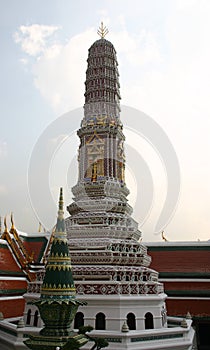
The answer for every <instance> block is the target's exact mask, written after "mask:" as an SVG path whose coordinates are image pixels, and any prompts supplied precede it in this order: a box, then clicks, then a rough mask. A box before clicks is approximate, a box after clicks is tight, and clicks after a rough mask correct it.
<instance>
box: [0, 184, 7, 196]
mask: <svg viewBox="0 0 210 350" xmlns="http://www.w3.org/2000/svg"><path fill="white" fill-rule="evenodd" d="M7 192H8V191H7V187H6V186H5V185H1V184H0V196H4V195H6V194H7Z"/></svg>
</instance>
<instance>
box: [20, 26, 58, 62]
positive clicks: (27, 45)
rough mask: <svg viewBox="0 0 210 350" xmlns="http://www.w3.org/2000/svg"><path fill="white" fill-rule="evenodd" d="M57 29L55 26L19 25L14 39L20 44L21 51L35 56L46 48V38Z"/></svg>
mask: <svg viewBox="0 0 210 350" xmlns="http://www.w3.org/2000/svg"><path fill="white" fill-rule="evenodd" d="M58 29H59V27H57V26H48V25H40V24H32V25H30V26H24V25H22V26H20V27H19V28H18V30H17V31H16V32H15V33H14V40H15V42H16V43H18V44H20V45H21V48H22V50H23V52H25V53H26V54H28V55H30V56H37V55H39V54H41V53H42V52H44V50H45V49H46V43H47V40H48V39H49V38H50V37H51V36H52V35H53V34H54V33H55V32H56V31H57V30H58Z"/></svg>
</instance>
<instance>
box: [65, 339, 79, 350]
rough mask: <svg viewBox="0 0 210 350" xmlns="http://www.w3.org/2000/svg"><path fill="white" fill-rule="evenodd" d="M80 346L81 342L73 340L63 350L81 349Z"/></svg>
mask: <svg viewBox="0 0 210 350" xmlns="http://www.w3.org/2000/svg"><path fill="white" fill-rule="evenodd" d="M80 346H81V344H80V342H79V341H77V340H76V339H74V338H72V339H70V340H69V341H68V342H67V343H66V344H65V345H64V346H63V347H62V350H74V349H79V348H80Z"/></svg>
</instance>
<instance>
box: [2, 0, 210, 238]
mask: <svg viewBox="0 0 210 350" xmlns="http://www.w3.org/2000/svg"><path fill="white" fill-rule="evenodd" d="M209 18H210V2H209V1H208V0H159V1H157V0H136V1H135V0H130V1H127V0H124V1H123V0H120V1H118V0H114V1H113V0H112V1H111V0H107V1H104V2H99V1H96V0H90V1H82V0H78V1H74V2H73V1H69V0H62V1H60V0H45V1H40V0H31V1H28V0H19V1H15V0H8V1H3V0H0V25H1V30H0V45H1V50H0V51H1V65H0V70H1V72H0V73H1V79H0V90H1V102H0V111H1V127H0V162H1V173H0V215H1V216H2V217H4V216H5V215H6V214H9V213H10V212H11V211H12V212H13V213H14V217H15V222H16V225H17V227H18V228H19V229H20V230H21V231H26V232H35V231H37V228H38V219H37V218H36V215H38V216H39V213H40V212H42V209H43V211H44V210H45V212H46V213H47V214H46V216H47V218H46V223H47V224H48V225H49V226H51V225H53V224H54V222H55V217H56V202H57V196H58V191H59V187H60V186H63V187H64V190H65V202H66V205H67V204H69V203H70V202H71V192H70V189H67V187H71V186H72V185H74V184H75V183H76V179H77V174H76V168H77V164H76V155H77V147H78V139H77V137H76V136H75V135H74V134H72V131H75V130H76V129H77V128H79V124H80V119H81V118H82V112H81V116H79V117H78V118H77V119H76V120H74V122H72V125H71V126H70V128H69V129H68V130H62V133H61V134H58V136H59V137H57V138H56V139H55V138H51V139H49V140H46V142H49V144H50V145H51V146H52V144H53V145H54V146H53V147H54V149H55V152H54V154H53V156H52V159H51V163H50V167H49V169H48V170H49V171H48V173H49V178H48V183H49V188H50V192H51V194H52V198H53V206H51V205H50V204H49V210H48V205H47V203H46V201H48V198H47V199H46V198H43V195H44V193H43V192H42V190H41V182H42V171H43V167H44V164H42V163H41V162H40V163H39V162H37V167H36V166H35V165H36V164H33V166H34V167H33V169H34V171H33V177H34V178H35V177H36V175H37V183H36V186H35V190H36V193H37V196H39V198H40V203H38V204H37V203H33V200H32V203H31V199H30V198H31V194H30V191H29V190H28V176H29V181H30V176H31V175H30V172H29V173H28V167H29V166H30V162H31V161H30V160H31V155H32V154H33V150H34V149H35V148H36V145H37V143H38V145H39V142H40V136H41V135H44V136H43V137H46V138H47V136H48V135H49V133H48V130H49V129H50V128H51V126H52V125H57V124H56V123H59V121H60V122H62V120H63V118H62V117H61V116H62V115H63V114H64V113H67V112H69V111H72V110H73V109H76V108H81V107H82V106H83V104H84V88H85V87H84V81H85V71H86V67H87V62H86V60H87V56H88V48H89V47H90V46H91V44H92V43H93V42H94V41H95V40H97V39H98V36H97V28H98V26H99V25H100V22H101V21H103V22H104V24H105V25H106V26H107V27H108V29H109V34H108V35H107V39H108V40H110V41H111V42H112V43H113V45H114V46H115V49H116V51H117V58H118V63H119V73H120V85H121V97H122V100H121V103H122V105H125V106H128V107H130V108H136V109H138V110H139V111H142V112H144V113H146V114H147V115H148V116H149V118H152V120H154V121H155V122H156V123H157V125H158V126H159V128H160V129H161V130H163V131H164V132H165V134H166V135H167V136H168V139H169V140H170V143H171V144H172V146H173V149H174V151H175V153H176V155H177V158H178V162H179V167H180V172H181V192H180V196H179V201H178V204H177V207H176V211H175V213H174V215H173V217H172V218H171V220H170V222H169V223H168V224H167V226H166V227H165V228H164V231H165V235H166V236H167V238H168V240H170V241H177V240H198V239H200V240H208V239H210V183H209V179H210V160H209V159H210V158H209V150H210V137H209V133H210V103H209V98H210V84H209V82H210V63H209V62H210V40H209V38H210V21H209ZM75 115H76V114H75ZM59 117H61V118H60V119H58V118H59ZM53 123H54V124H53ZM125 124H126V127H125V134H126V138H127V142H126V150H127V153H128V154H127V160H128V169H127V184H128V187H129V188H130V191H131V195H130V197H129V198H130V203H131V204H132V205H133V207H134V217H135V218H136V219H137V220H138V221H140V229H141V231H142V233H143V241H157V240H161V236H160V235H157V234H155V233H154V227H155V225H156V222H157V220H158V217H159V215H160V212H161V209H162V207H163V205H164V201H165V196H166V193H167V191H170V190H171V188H168V187H167V178H166V174H165V170H164V166H165V164H163V162H162V161H161V159H160V158H161V157H160V156H161V155H159V154H158V152H157V150H156V149H154V147H153V146H154V145H153V140H150V142H149V141H148V140H145V139H144V137H142V138H141V137H139V136H138V135H137V132H135V130H133V131H129V130H128V129H129V116H128V115H127V116H126V119H125ZM61 129H62V127H61ZM70 129H71V130H70ZM45 135H46V136H45ZM143 136H144V135H143ZM49 147H50V146H49ZM132 149H133V150H135V151H132ZM135 152H136V154H137V153H138V155H139V156H140V157H141V158H142V159H144V162H145V164H147V169H148V170H149V175H148V179H150V180H151V186H153V187H151V188H152V189H151V190H150V189H149V194H148V195H150V194H152V203H151V204H152V206H151V211H150V212H148V215H146V216H145V218H144V220H143V221H144V222H143V223H142V222H141V220H142V215H141V212H140V211H141V210H144V207H141V205H142V204H141V205H140V206H138V203H139V202H141V198H145V197H144V196H143V197H141V195H142V194H141V188H144V189H145V188H147V187H146V183H145V184H144V183H141V182H140V180H139V176H138V175H137V174H136V170H135V169H136V168H135V166H134V162H135V160H134V162H133V163H132V156H133V157H134V153H135ZM42 156H43V155H42ZM32 159H33V157H32ZM43 159H44V157H43ZM72 169H73V170H72ZM138 171H139V173H141V169H138ZM175 175H176V174H175ZM43 176H44V175H43ZM148 181H149V180H148ZM143 182H144V181H143ZM148 183H149V182H148ZM148 183H147V184H148ZM39 189H40V191H39ZM144 195H145V194H144ZM139 198H140V200H139ZM143 206H144V204H143ZM32 207H34V210H35V212H34V210H33V208H32ZM142 208H143V209H142ZM65 214H66V216H67V213H65ZM46 223H44V224H45V225H46Z"/></svg>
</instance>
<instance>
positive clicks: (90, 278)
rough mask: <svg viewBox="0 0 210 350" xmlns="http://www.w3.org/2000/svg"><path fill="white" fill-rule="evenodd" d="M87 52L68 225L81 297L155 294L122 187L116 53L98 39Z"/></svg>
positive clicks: (153, 280) (154, 279)
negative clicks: (82, 114)
mask: <svg viewBox="0 0 210 350" xmlns="http://www.w3.org/2000/svg"><path fill="white" fill-rule="evenodd" d="M101 36H102V37H101V39H99V40H97V41H96V42H94V43H93V45H92V46H91V47H90V49H89V55H88V60H87V63H88V64H87V71H86V82H85V87H86V89H85V105H84V118H83V120H82V122H81V127H80V129H79V130H78V136H79V138H80V146H79V156H78V161H79V179H78V182H77V184H76V186H74V187H73V189H72V192H73V194H74V202H73V203H72V204H70V205H69V206H68V207H67V209H68V211H69V214H70V217H69V218H68V219H67V220H66V226H67V232H68V237H69V245H70V249H71V254H72V261H73V265H74V267H73V269H74V278H75V281H76V285H77V292H78V293H80V294H90V293H91V294H135V295H138V294H159V293H162V292H163V287H162V284H160V283H159V282H158V274H157V272H155V271H153V270H151V269H149V268H148V266H149V265H150V261H151V259H150V257H149V256H148V255H147V249H146V247H145V246H144V245H142V244H140V243H139V242H138V241H139V239H140V237H141V232H140V231H139V230H138V225H137V223H136V222H135V221H134V219H133V218H132V217H131V213H132V208H131V206H130V205H129V204H128V200H127V196H128V194H129V191H128V189H127V187H126V184H125V176H124V173H125V154H124V140H125V137H124V134H123V126H122V123H121V121H120V91H119V89H120V84H119V73H118V63H117V57H116V51H115V48H114V46H113V45H112V43H111V42H110V41H108V40H106V39H105V38H104V36H103V35H101Z"/></svg>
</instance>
